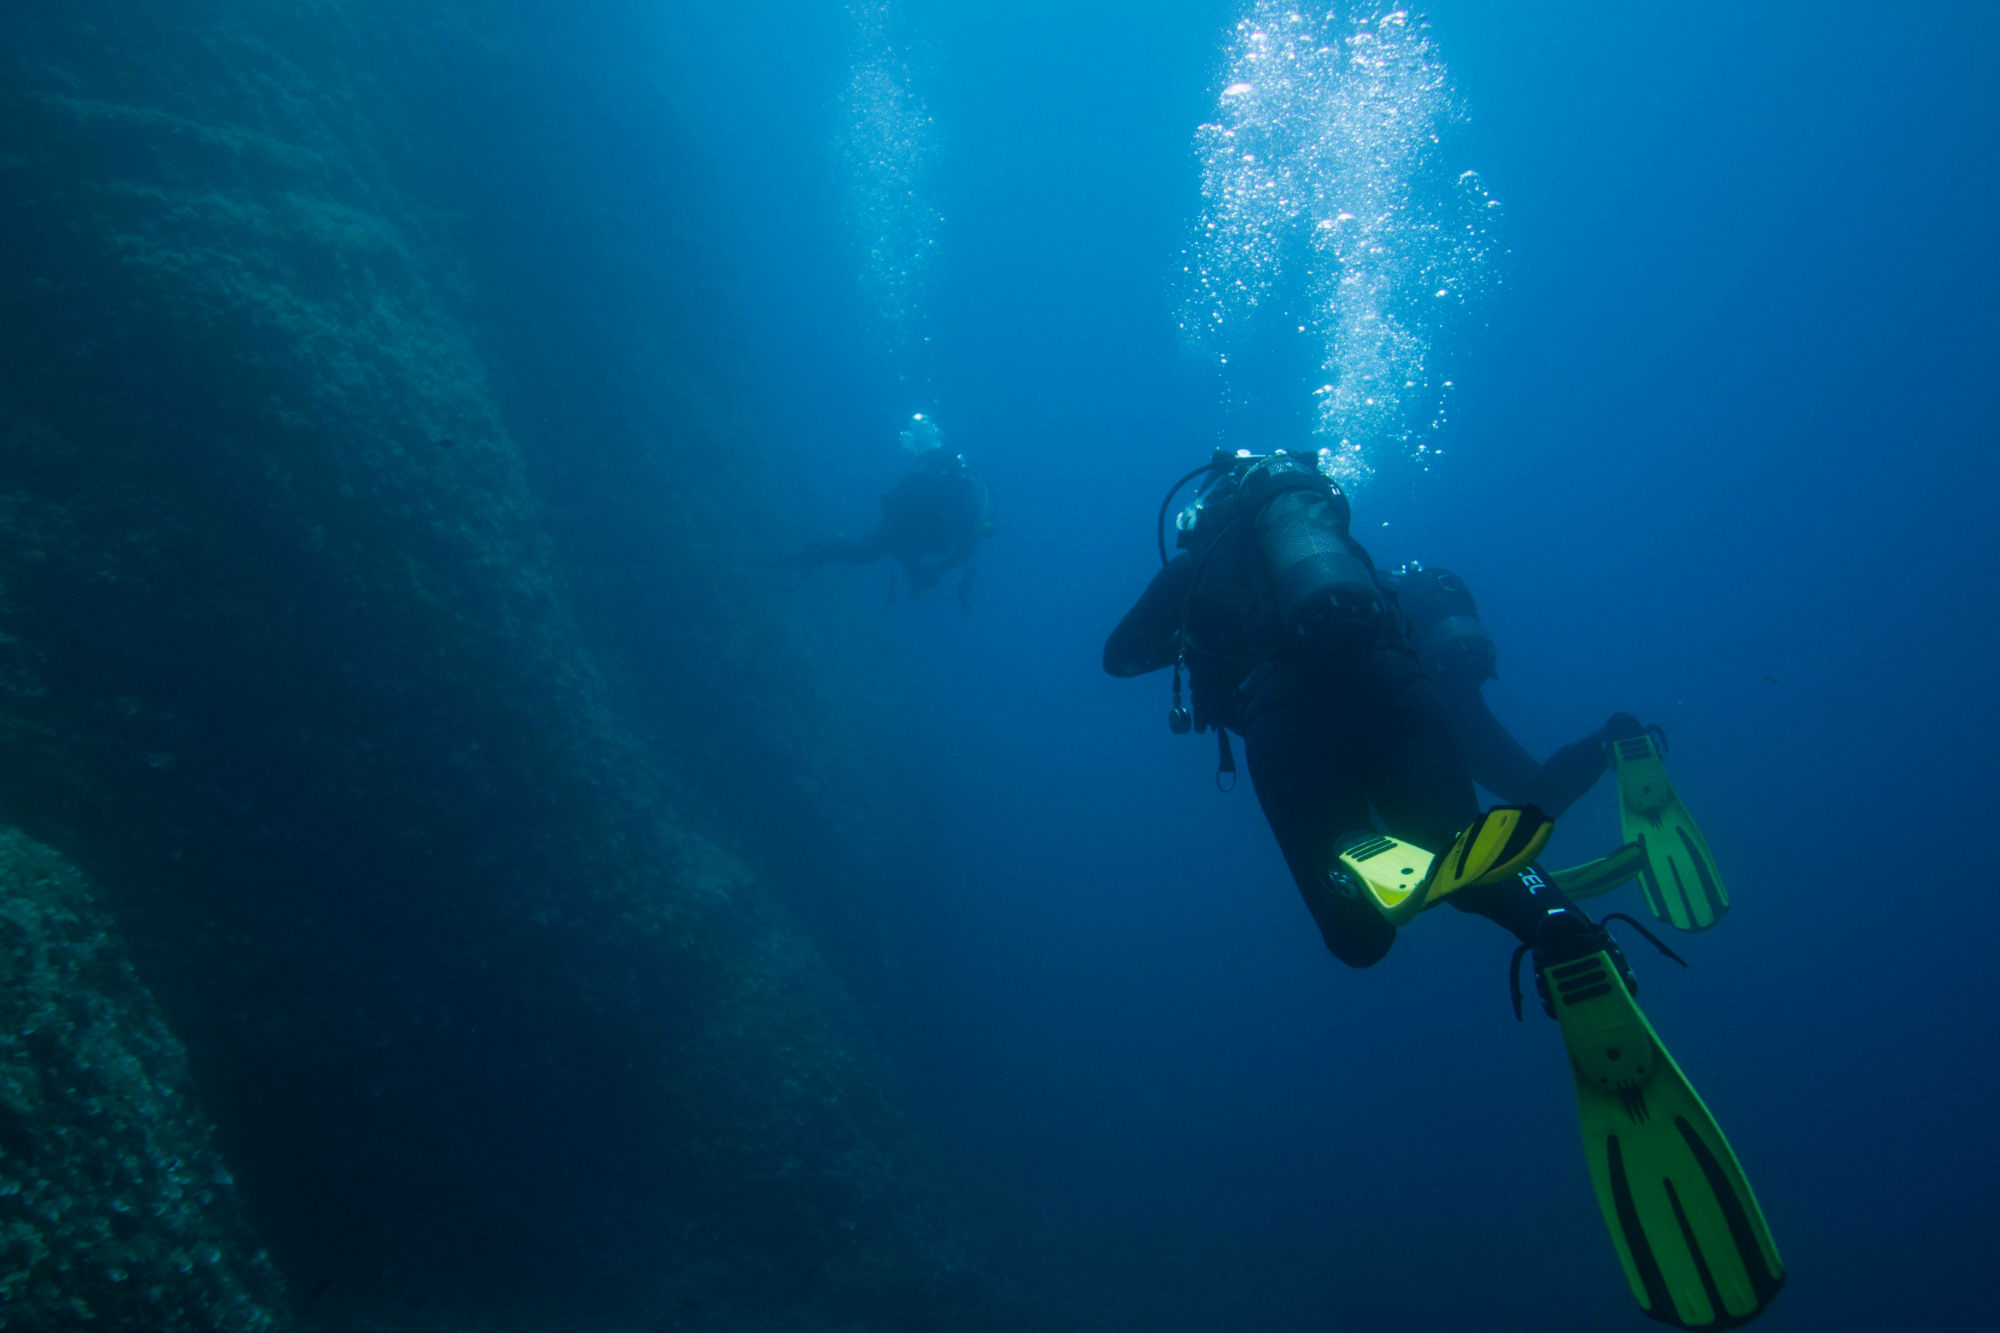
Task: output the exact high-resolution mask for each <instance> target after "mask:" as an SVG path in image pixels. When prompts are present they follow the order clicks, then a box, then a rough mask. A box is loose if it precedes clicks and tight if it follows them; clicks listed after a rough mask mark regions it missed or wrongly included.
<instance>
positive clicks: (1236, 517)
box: [1157, 449, 1390, 755]
mask: <svg viewBox="0 0 2000 1333" xmlns="http://www.w3.org/2000/svg"><path fill="white" fill-rule="evenodd" d="M1197 477H1202V478H1204V480H1203V482H1202V484H1201V486H1200V487H1199V489H1198V490H1197V492H1196V495H1195V499H1194V500H1193V502H1192V503H1190V504H1188V505H1187V506H1186V507H1185V508H1183V509H1182V510H1181V511H1180V513H1179V514H1178V515H1177V517H1176V519H1175V523H1174V526H1175V529H1176V539H1175V544H1176V545H1177V546H1178V547H1180V548H1181V549H1183V550H1186V551H1189V552H1190V553H1191V554H1192V555H1193V556H1194V560H1195V567H1194V570H1193V572H1192V573H1191V575H1190V577H1189V579H1188V588H1187V594H1186V600H1185V601H1184V602H1183V604H1182V610H1181V623H1180V630H1179V652H1178V654H1177V660H1176V662H1175V664H1174V702H1173V707H1172V709H1171V711H1170V712H1169V714H1168V724H1169V726H1170V727H1171V728H1172V729H1173V730H1174V731H1175V732H1185V731H1187V730H1189V729H1190V726H1191V722H1190V719H1189V715H1188V712H1187V710H1186V709H1185V708H1184V707H1182V705H1181V673H1182V669H1183V668H1184V666H1185V665H1186V655H1187V639H1188V635H1187V627H1188V615H1189V611H1190V609H1191V608H1192V606H1193V604H1194V601H1195V593H1196V590H1197V589H1198V588H1199V587H1200V585H1201V582H1202V578H1203V576H1204V574H1206V573H1207V572H1208V568H1209V563H1210V560H1211V558H1212V557H1213V556H1214V554H1215V552H1216V551H1217V549H1218V548H1219V547H1221V546H1222V545H1223V543H1224V540H1225V538H1228V537H1230V536H1231V535H1233V534H1239V533H1240V534H1244V535H1246V536H1247V538H1248V540H1249V541H1250V542H1251V544H1252V546H1253V547H1254V550H1255V558H1256V563H1257V565H1258V568H1259V570H1260V572H1261V575H1262V578H1263V582H1264V585H1265V587H1266V589H1267V590H1268V592H1269V595H1270V601H1271V606H1272V609H1273V611H1274V612H1275V624H1274V626H1273V629H1274V631H1275V633H1276V634H1277V636H1278V638H1279V640H1280V642H1279V643H1273V644H1271V645H1269V647H1270V649H1271V650H1272V651H1274V652H1276V651H1280V650H1281V647H1282V642H1285V641H1289V642H1295V643H1299V644H1301V645H1302V646H1305V645H1310V646H1314V647H1338V646H1361V645H1366V644H1370V643H1373V642H1374V641H1376V639H1377V638H1378V637H1379V635H1380V632H1381V630H1382V627H1383V625H1384V623H1385V622H1387V621H1388V620H1389V619H1390V611H1389V607H1388V604H1387V601H1386V598H1385V595H1384V592H1383V589H1382V586H1381V584H1380V583H1379V582H1378V581H1377V579H1376V575H1375V568H1374V566H1373V565H1372V564H1371V563H1370V562H1369V559H1368V556H1367V553H1366V552H1365V551H1363V550H1362V549H1361V547H1360V545H1359V544H1358V543H1357V542H1355V541H1354V539H1353V538H1352V537H1351V536H1350V535H1349V527H1350V524H1351V519H1352V510H1351V508H1350V506H1349V504H1348V500H1347V495H1346V493H1345V492H1343V491H1342V490H1341V489H1340V487H1339V485H1337V484H1336V483H1335V482H1334V481H1333V479H1332V478H1330V477H1328V476H1326V475H1325V473H1323V472H1322V471H1321V470H1320V459H1319V457H1318V456H1316V455H1315V454H1312V453H1290V452H1287V451H1285V450H1282V449H1280V450H1276V451H1274V452H1272V453H1269V454H1252V453H1249V452H1248V451H1241V452H1237V453H1231V452H1229V451H1228V450H1224V449H1218V450H1216V451H1215V455H1214V457H1213V458H1211V459H1210V460H1209V462H1208V464H1207V465H1206V466H1204V467H1200V468H1196V469H1195V470H1194V471H1192V472H1189V473H1188V474H1187V475H1186V476H1183V477H1182V478H1181V479H1180V480H1179V481H1177V482H1176V483H1174V486H1173V488H1172V489H1171V490H1169V491H1168V492H1167V495H1166V498H1165V499H1164V500H1162V501H1161V503H1160V514H1159V522H1158V528H1159V531H1158V534H1157V535H1158V539H1159V548H1160V562H1161V564H1162V565H1163V566H1164V565H1165V564H1166V563H1167V560H1168V556H1167V543H1166V516H1167V510H1168V509H1169V508H1171V507H1172V504H1173V499H1174V496H1175V495H1177V494H1179V492H1180V490H1181V488H1182V487H1184V486H1186V485H1187V483H1188V482H1190V481H1193V480H1194V479H1195V478H1197ZM1225 743H1226V742H1225ZM1225 755H1226V751H1225Z"/></svg>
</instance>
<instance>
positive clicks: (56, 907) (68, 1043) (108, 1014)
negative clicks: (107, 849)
mask: <svg viewBox="0 0 2000 1333" xmlns="http://www.w3.org/2000/svg"><path fill="white" fill-rule="evenodd" d="M0 973H4V979H5V985H4V986H0V1329H30V1330H38V1329H58V1328H147V1329H161V1330H169V1329H182V1330H188V1331H189V1333H199V1331H201V1330H231V1331H232V1333H255V1331H256V1330H264V1329H274V1328H277V1327H279V1326H280V1323H281V1316H282V1312H283V1309H284V1300H283V1295H284V1293H283V1288H282V1286H281V1284H280V1282H279V1279H278V1275H277V1273H276V1272H275V1271H274V1270H273V1269H272V1267H271V1263H270V1260H269V1259H268V1258H267V1257H266V1256H265V1254H264V1253H263V1251H262V1250H260V1249H259V1248H258V1247H257V1244H256V1242H255V1240H254V1238H253V1237H252V1236H251V1234H250V1229H249V1227H248V1225H247V1224H246V1223H245V1222H244V1220H243V1216H242V1213H241V1209H240V1207H239V1206H238V1204H237V1201H236V1197H235V1187H234V1185H233V1183H232V1181H231V1178H230V1174H229V1172H228V1170H227V1169H226V1168H225V1167H224V1166H223V1164H222V1160H221V1158H220V1157H219V1156H217V1154H216V1152H215V1148H214V1146H213V1144H212V1142H211V1139H212V1131H211V1130H210V1128H209V1126H208V1125H207V1123H206V1122H205V1121H204V1120H203V1119H202V1117H201V1114H200V1112H199V1111H198V1110H197V1108H196V1105H195V1098H194V1096H193V1092H192V1089H191V1087H190V1080H189V1075H188V1069H187V1057H186V1055H185V1053H184V1052H183V1051H182V1050H181V1046H180V1043H179V1042H178V1041H176V1040H175V1039H174V1036H173V1034H172V1033H171V1032H169V1031H168V1030H167V1027H166V1024H165V1023H164V1022H163V1021H162V1019H161V1017H160V1014H159V1011H158V1008H157V1006H156V1005H155V1004H154V1003H153V998H152V996H150V995H149V994H147V993H146V988H145V987H144V986H142V985H140V984H139V981H138V978H137V977H135V976H134V975H133V972H132V965H131V963H130V962H129V961H127V959H126V958H125V956H124V953H123V951H122V950H120V948H119V947H118V943H117V941H116V940H115V939H114V938H113V936H112V934H111V933H110V923H109V921H108V920H107V919H106V917H105V916H104V913H103V912H102V911H101V910H100V909H99V908H98V906H97V904H96V903H95V901H94V900H93V898H92V894H91V890H90V886H89V885H88V884H87V883H86V882H85V880H84V878H83V876H81V875H80V874H78V873H77V871H76V869H75V867H73V866H70V865H68V864H67V863H65V862H64V861H63V859H62V858H61V857H59V856H57V855H56V854H55V853H54V852H52V851H50V850H49V849H48V848H46V847H43V846H40V845H39V844H37V843H34V842H31V841H30V840H28V839H27V838H25V837H23V836H22V835H21V834H19V833H17V832H15V831H13V830H4V831H0Z"/></svg>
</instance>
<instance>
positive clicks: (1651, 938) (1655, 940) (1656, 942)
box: [1597, 912, 1688, 967]
mask: <svg viewBox="0 0 2000 1333" xmlns="http://www.w3.org/2000/svg"><path fill="white" fill-rule="evenodd" d="M1609 921H1623V922H1624V923H1625V924H1626V925H1628V926H1630V927H1632V929H1634V930H1636V931H1638V932H1639V933H1640V934H1641V935H1644V936H1645V937H1646V943H1648V944H1650V945H1652V946H1653V947H1654V948H1655V949H1658V950H1659V951H1660V952H1661V953H1663V954H1665V955H1666V956H1667V957H1669V958H1671V959H1673V960H1674V961H1675V962H1676V963H1679V964H1680V965H1681V966H1682V967H1686V966H1687V965H1688V960H1687V959H1685V958H1683V957H1681V956H1680V955H1679V954H1677V953H1675V952H1674V951H1673V950H1672V949H1669V948H1668V947H1667V946H1666V945H1665V944H1664V943H1662V942H1661V940H1660V937H1659V936H1658V935H1655V934H1654V933H1653V932H1652V931H1650V930H1647V929H1646V928H1645V927H1644V926H1642V925H1640V924H1639V923H1638V922H1637V921H1636V920H1634V919H1633V918H1631V917H1629V916H1626V915H1625V914H1624V913H1623V912H1613V913H1612V914H1611V915H1609V916H1607V917H1605V918H1604V919H1603V920H1602V921H1599V922H1598V923H1597V924H1598V925H1600V926H1601V925H1603V924H1605V922H1609Z"/></svg>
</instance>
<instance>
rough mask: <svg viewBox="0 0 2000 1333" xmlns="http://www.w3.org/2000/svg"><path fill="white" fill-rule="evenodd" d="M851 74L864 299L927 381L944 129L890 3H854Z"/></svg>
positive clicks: (849, 187)
mask: <svg viewBox="0 0 2000 1333" xmlns="http://www.w3.org/2000/svg"><path fill="white" fill-rule="evenodd" d="M847 11H848V14H849V15H850V16H851V18H852V19H853V21H854V31H855V48H854V49H855V55H854V65H853V73H852V75H851V77H850V78H849V80H848V84H847V91H846V93H845V95H844V96H843V98H842V103H841V119H840V126H839V130H838V133H837V135H836V152H837V154H838V157H839V163H838V165H839V167H840V170H841V173H842V178H843V180H844V182H845V188H846V195H847V199H846V205H847V224H848V229H849V232H850V234H851V235H852V237H853V239H854V243H855V247H856V250H857V252H858V255H859V259H860V275H861V287H862V293H863V296H864V298H865V300H866V301H867V304H868V309H869V314H870V315H871V317H872V318H873V321H874V324H875V327H876V332H877V334H878V336H879V337H880V338H881V340H882V343H883V351H884V352H885V353H886V354H887V355H888V356H889V357H890V358H891V359H892V360H893V361H894V362H895V364H896V366H897V368H898V371H899V373H900V374H901V376H902V377H903V378H904V380H906V381H909V380H919V381H921V380H924V379H926V378H927V376H926V375H925V374H924V373H923V372H922V370H921V369H920V363H921V361H922V359H923V351H924V348H925V345H926V344H927V343H928V342H929V331H928V329H927V328H926V321H927V313H926V312H927V307H928V294H929V279H930V272H931V267H932V260H933V257H934V252H935V248H936V246H937V236H938V227H939V223H940V222H941V221H942V219H941V218H940V216H939V215H938V211H937V207H936V205H935V203H934V201H933V197H932V173H933V170H934V167H935V162H936V158H937V135H936V128H935V126H934V124H933V122H932V120H931V115H930V112H929V111H928V110H927V109H926V108H925V106H924V104H923V102H922V101H921V100H920V99H919V98H918V96H917V94H916V92H915V91H914V90H913V87H912V78H911V60H910V55H909V51H908V49H907V47H906V46H905V45H904V44H903V43H902V42H901V41H900V40H899V38H898V36H897V29H898V22H897V15H896V12H895V8H894V6H893V5H892V4H891V3H889V0H853V3H850V4H849V5H848V6H847Z"/></svg>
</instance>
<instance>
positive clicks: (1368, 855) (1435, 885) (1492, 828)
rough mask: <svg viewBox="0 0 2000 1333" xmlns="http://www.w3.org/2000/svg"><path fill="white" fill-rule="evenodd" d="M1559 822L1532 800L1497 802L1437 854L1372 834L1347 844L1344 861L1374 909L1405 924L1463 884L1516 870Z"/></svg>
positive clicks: (1486, 881) (1490, 880)
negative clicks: (1506, 803) (1514, 802)
mask: <svg viewBox="0 0 2000 1333" xmlns="http://www.w3.org/2000/svg"><path fill="white" fill-rule="evenodd" d="M1555 826H1556V824H1555V821H1554V820H1553V819H1550V818H1549V817H1548V816H1547V815H1545V814H1543V813H1542V812H1541V811H1540V810H1537V809H1536V808H1535V807H1534V806H1532V805H1496V806H1494V807H1493V808H1492V809H1491V810H1488V811H1486V812H1485V813H1484V814H1482V815H1480V816H1479V818H1477V819H1475V820H1473V821H1472V823H1471V824H1469V825H1467V826H1466V828H1465V831H1464V832H1462V833H1460V834H1459V835H1458V836H1457V837H1456V838H1454V839H1452V844H1451V846H1449V847H1447V848H1445V849H1444V851H1443V852H1441V853H1438V854H1437V855H1435V856H1433V855H1432V854H1431V853H1429V852H1427V851H1425V850H1424V849H1423V848H1421V847H1419V846H1417V845H1416V844H1415V843H1411V842H1404V841H1403V840H1402V839H1401V838H1391V837H1389V836H1387V835H1386V834H1371V835H1369V836H1368V837H1365V838H1362V839H1359V840H1358V841H1355V842H1353V843H1350V844H1348V846H1347V847H1346V848H1344V849H1343V850H1342V851H1341V853H1340V864H1341V867H1342V868H1343V869H1344V870H1346V871H1347V873H1348V874H1349V875H1351V876H1352V877H1353V878H1354V880H1355V882H1356V883H1358V884H1359V885H1360V886H1361V888H1362V891H1363V892H1365V893H1366V894H1367V895H1368V900H1369V901H1370V902H1371V903H1373V904H1374V905H1375V910H1376V911H1378V912H1380V913H1381V914H1382V915H1383V916H1384V917H1387V918H1388V920H1389V923H1390V924H1391V925H1396V926H1400V925H1402V924H1403V923H1404V922H1406V921H1408V920H1409V919H1410V918H1412V917H1414V916H1415V915H1416V914H1417V913H1419V912H1421V911H1423V910H1424V909H1425V908H1427V907H1435V906H1436V905H1437V904H1438V903H1440V902H1442V901H1444V899H1445V898H1447V897H1449V896H1450V895H1452V894H1454V893H1456V892H1458V890H1460V889H1463V888H1467V887H1469V886H1471V885H1475V884H1497V883H1499V882H1500V881H1501V880H1503V879H1506V878H1507V877H1508V876H1510V875H1514V874H1517V873H1518V872H1520V871H1521V870H1522V869H1523V868H1525V867H1526V866H1527V864H1528V863H1529V862H1530V861H1532V860H1534V859H1535V857H1536V855H1537V854H1539V853H1540V852H1541V850H1542V848H1543V847H1544V846H1545V845H1546V844H1547V843H1548V840H1549V834H1550V833H1552V832H1554V831H1555Z"/></svg>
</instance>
